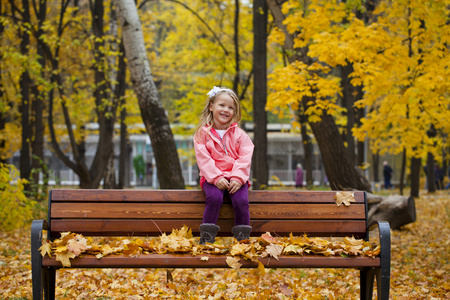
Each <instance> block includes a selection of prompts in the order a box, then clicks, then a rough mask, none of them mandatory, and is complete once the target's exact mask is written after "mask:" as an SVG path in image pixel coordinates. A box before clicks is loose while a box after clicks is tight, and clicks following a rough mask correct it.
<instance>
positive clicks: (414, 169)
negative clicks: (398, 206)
mask: <svg viewBox="0 0 450 300" xmlns="http://www.w3.org/2000/svg"><path fill="white" fill-rule="evenodd" d="M420 173H422V159H421V158H420V157H419V158H416V157H413V158H411V191H410V197H419V190H420Z"/></svg>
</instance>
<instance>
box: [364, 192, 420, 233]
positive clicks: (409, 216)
mask: <svg viewBox="0 0 450 300" xmlns="http://www.w3.org/2000/svg"><path fill="white" fill-rule="evenodd" d="M368 198H369V196H368ZM370 202H371V201H369V203H370ZM374 202H375V203H374ZM376 202H378V203H376ZM368 218H369V224H370V223H372V222H374V221H388V222H389V225H390V226H391V229H400V228H401V227H402V226H404V225H407V224H409V223H412V222H415V221H416V207H415V202H414V197H406V196H388V197H385V198H382V199H380V200H378V201H376V200H375V201H372V205H370V209H369V214H368Z"/></svg>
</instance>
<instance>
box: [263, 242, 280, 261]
mask: <svg viewBox="0 0 450 300" xmlns="http://www.w3.org/2000/svg"><path fill="white" fill-rule="evenodd" d="M282 252H283V246H281V245H277V244H270V245H269V246H267V247H266V253H267V254H268V255H270V256H272V257H273V258H275V259H276V260H278V256H279V255H281V253H282Z"/></svg>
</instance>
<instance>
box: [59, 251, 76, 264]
mask: <svg viewBox="0 0 450 300" xmlns="http://www.w3.org/2000/svg"><path fill="white" fill-rule="evenodd" d="M75 257H76V255H75V254H74V253H73V252H72V251H67V252H65V253H56V260H57V261H60V262H61V264H62V265H63V267H70V259H71V258H75Z"/></svg>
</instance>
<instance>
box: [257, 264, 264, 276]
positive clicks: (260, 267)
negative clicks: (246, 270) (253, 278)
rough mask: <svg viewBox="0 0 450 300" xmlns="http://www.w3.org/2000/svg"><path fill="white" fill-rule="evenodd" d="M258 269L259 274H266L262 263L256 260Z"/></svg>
mask: <svg viewBox="0 0 450 300" xmlns="http://www.w3.org/2000/svg"><path fill="white" fill-rule="evenodd" d="M258 271H259V275H261V276H264V275H266V268H264V265H263V264H262V263H261V262H258Z"/></svg>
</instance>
